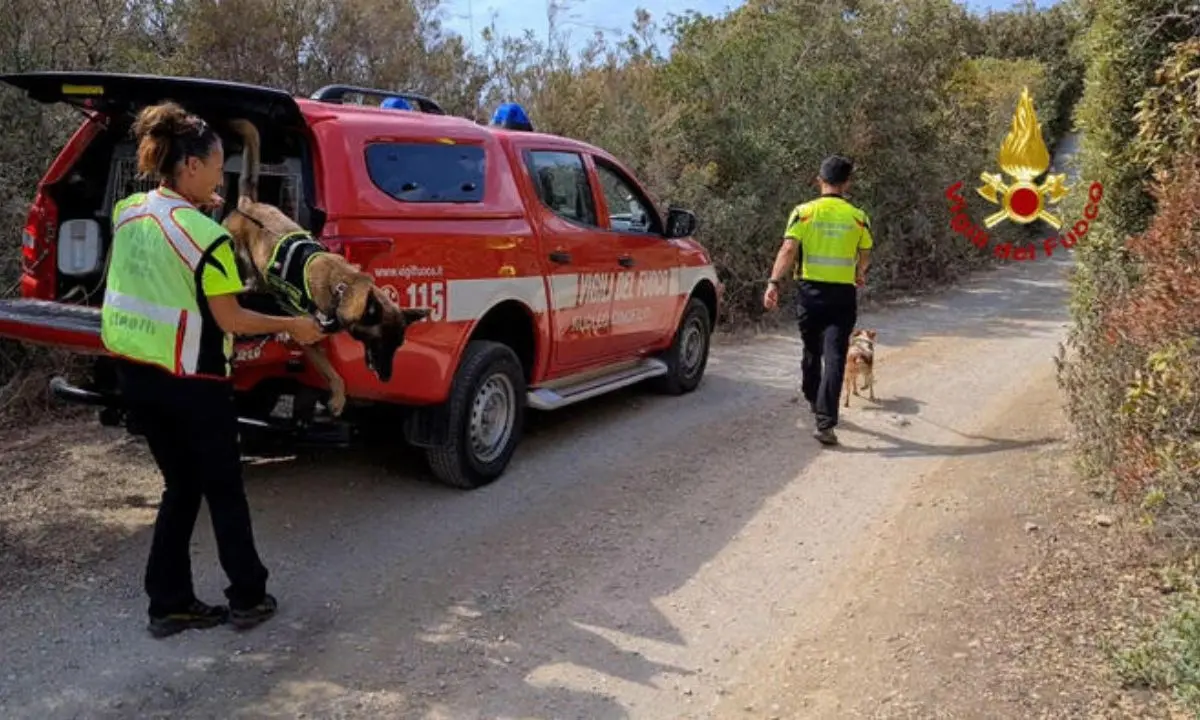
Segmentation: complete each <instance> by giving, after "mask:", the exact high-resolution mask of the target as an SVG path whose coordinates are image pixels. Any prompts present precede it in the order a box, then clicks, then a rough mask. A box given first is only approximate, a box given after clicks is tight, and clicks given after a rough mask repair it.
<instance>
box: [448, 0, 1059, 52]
mask: <svg viewBox="0 0 1200 720" xmlns="http://www.w3.org/2000/svg"><path fill="white" fill-rule="evenodd" d="M962 1H963V0H959V2H962ZM741 4H742V3H741V1H740V0H628V1H627V2H624V3H618V2H613V1H612V0H609V1H608V2H603V1H602V0H570V8H569V9H568V10H567V11H566V12H565V13H564V14H565V15H566V18H565V19H564V18H562V17H561V16H560V20H559V25H560V27H561V28H562V29H563V30H564V31H566V32H569V33H570V35H571V41H572V45H574V46H576V47H578V46H579V45H580V44H581V43H583V42H586V41H587V40H588V39H590V38H591V36H592V34H593V32H594V31H595V30H597V29H599V30H605V31H611V32H616V33H618V34H619V36H624V35H625V34H626V32H627V31H628V29H629V27H630V25H631V24H632V23H633V15H634V10H635V9H636V8H638V7H642V8H645V9H646V10H648V11H649V12H650V15H651V17H652V18H653V19H654V20H655V21H656V22H660V24H661V23H662V21H665V20H666V17H667V15H668V14H671V13H675V14H683V12H685V11H687V10H696V11H698V12H700V13H703V14H705V15H720V14H724V13H725V12H726V11H728V10H730V9H732V8H734V7H737V6H738V5H741ZM1013 4H1015V0H966V5H967V7H968V8H970V9H971V10H974V11H977V12H982V11H985V10H988V9H994V10H1006V9H1008V8H1010V7H1012V5H1013ZM1049 4H1053V0H1038V5H1039V6H1040V7H1044V6H1046V5H1049ZM444 7H445V8H446V11H445V12H446V15H445V17H444V19H443V23H444V27H445V28H446V29H447V30H451V31H453V32H456V33H458V34H460V35H462V36H463V37H466V38H468V39H470V36H471V35H472V33H471V28H472V25H473V27H474V30H475V32H474V36H475V37H476V38H478V37H479V31H480V30H481V29H482V28H484V27H486V26H487V24H488V23H489V21H490V18H491V15H492V13H493V12H494V13H495V14H496V26H497V28H498V29H499V30H500V32H501V33H502V34H504V35H519V34H522V33H523V32H524V31H525V30H526V29H530V30H533V31H534V32H535V33H537V34H538V35H539V36H541V37H544V36H545V35H546V30H547V20H546V2H545V0H509V2H504V0H446V2H445V3H444ZM614 7H621V8H623V9H622V10H615V9H614ZM472 20H473V23H472Z"/></svg>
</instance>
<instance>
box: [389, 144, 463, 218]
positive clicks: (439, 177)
mask: <svg viewBox="0 0 1200 720" xmlns="http://www.w3.org/2000/svg"><path fill="white" fill-rule="evenodd" d="M367 173H368V174H369V175H370V177H371V182H373V183H375V185H376V187H378V188H379V189H380V190H382V191H384V192H385V193H387V194H388V195H390V196H392V197H393V198H395V199H397V200H401V201H403V202H412V203H420V202H453V203H471V202H481V201H482V200H483V176H484V149H483V148H481V147H478V146H476V145H445V144H442V143H382V142H381V143H372V144H370V145H368V146H367Z"/></svg>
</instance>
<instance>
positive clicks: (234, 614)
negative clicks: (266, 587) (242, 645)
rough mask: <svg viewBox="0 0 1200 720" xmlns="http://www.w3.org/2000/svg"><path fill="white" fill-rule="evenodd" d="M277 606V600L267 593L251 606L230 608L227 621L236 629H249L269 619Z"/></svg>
mask: <svg viewBox="0 0 1200 720" xmlns="http://www.w3.org/2000/svg"><path fill="white" fill-rule="evenodd" d="M278 607H279V602H278V601H277V600H276V599H275V596H274V595H271V594H270V593H267V594H266V595H265V596H264V597H263V601H262V602H260V603H259V604H257V605H255V606H254V607H252V608H246V609H244V610H238V609H231V610H230V611H229V622H230V623H232V624H233V626H234V627H235V628H237V629H238V630H249V629H250V628H252V627H254V626H255V625H258V624H259V623H261V622H264V621H266V620H269V619H270V618H271V616H272V615H274V614H275V610H276V609H277V608H278Z"/></svg>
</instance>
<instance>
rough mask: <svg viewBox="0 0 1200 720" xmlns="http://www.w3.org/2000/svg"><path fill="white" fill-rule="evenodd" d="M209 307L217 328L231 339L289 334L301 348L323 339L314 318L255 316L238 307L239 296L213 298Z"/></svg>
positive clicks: (210, 297)
mask: <svg viewBox="0 0 1200 720" xmlns="http://www.w3.org/2000/svg"><path fill="white" fill-rule="evenodd" d="M208 307H209V309H210V310H212V314H213V319H214V320H216V321H217V325H219V326H220V327H221V329H222V330H224V331H225V332H227V333H229V334H230V335H241V336H247V335H278V334H280V333H287V334H288V335H290V336H291V337H292V339H294V340H295V341H296V342H298V343H300V344H301V345H311V344H313V343H314V342H316V341H318V340H320V339H321V337H322V335H323V333H322V332H321V326H320V325H318V324H317V321H316V320H314V319H313V318H312V317H309V316H307V315H305V316H303V317H280V316H278V315H264V314H262V313H256V312H254V311H253V310H247V309H246V308H244V307H242V306H241V305H240V304H238V301H237V295H210V296H208Z"/></svg>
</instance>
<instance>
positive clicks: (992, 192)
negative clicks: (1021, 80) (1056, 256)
mask: <svg viewBox="0 0 1200 720" xmlns="http://www.w3.org/2000/svg"><path fill="white" fill-rule="evenodd" d="M998 159H999V160H1000V169H1001V170H1003V171H1004V172H1005V173H1006V174H1008V175H1009V176H1011V177H1012V178H1013V179H1014V180H1015V181H1016V182H1014V183H1013V184H1011V185H1006V184H1005V183H1004V180H1003V178H1002V177H1001V176H1000V175H999V174H996V173H987V172H985V173H983V174H981V175H980V176H979V179H980V180H983V182H984V185H983V187H981V188H978V189H977V192H978V193H979V194H980V195H982V196H983V197H984V198H985V199H987V200H988V201H989V202H991V203H993V204H996V205H1000V206H1001V208H1002V209H1001V210H999V211H998V212H996V213H993V214H992V215H989V216H988V217H987V218H985V219H984V221H983V224H984V225H986V226H987V227H989V228H991V227H993V226H995V225H997V224H999V223H1000V222H1001V221H1003V220H1005V219H1008V220H1010V221H1012V222H1017V223H1021V224H1022V225H1027V224H1029V223H1031V222H1033V221H1034V220H1043V221H1045V222H1047V223H1049V224H1050V225H1052V226H1053V227H1054V229H1055V230H1058V229H1059V228H1061V227H1062V221H1061V220H1059V219H1058V217H1056V216H1055V215H1053V214H1051V213H1050V212H1048V211H1047V210H1046V204H1047V203H1050V204H1054V203H1057V202H1058V201H1060V200H1062V199H1063V198H1064V197H1066V195H1067V190H1068V188H1067V186H1066V184H1065V182H1066V179H1067V176H1066V175H1064V174H1057V175H1050V176H1048V177H1047V178H1046V180H1045V181H1044V182H1042V183H1041V184H1040V185H1039V184H1037V183H1035V182H1034V181H1033V180H1034V178H1036V177H1037V176H1039V175H1041V174H1042V173H1044V172H1046V169H1047V168H1049V167H1050V151H1049V150H1048V149H1047V148H1046V142H1045V141H1044V140H1043V139H1042V127H1041V124H1040V123H1038V119H1037V113H1036V112H1035V111H1034V109H1033V98H1032V97H1030V95H1029V88H1028V87H1026V88H1022V89H1021V99H1020V100H1019V101H1018V102H1017V110H1016V112H1015V113H1014V114H1013V119H1012V128H1011V129H1009V131H1008V136H1007V137H1005V138H1004V143H1003V144H1002V145H1001V146H1000V155H999V158H998Z"/></svg>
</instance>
